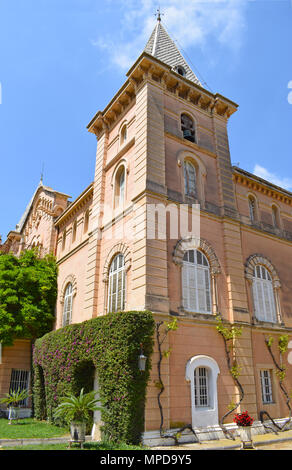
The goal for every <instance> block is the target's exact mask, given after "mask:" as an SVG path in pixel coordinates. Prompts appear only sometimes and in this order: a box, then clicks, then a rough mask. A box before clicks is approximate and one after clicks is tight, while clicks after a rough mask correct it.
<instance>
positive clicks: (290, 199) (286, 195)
mask: <svg viewBox="0 0 292 470" xmlns="http://www.w3.org/2000/svg"><path fill="white" fill-rule="evenodd" d="M232 170H233V181H234V182H235V183H237V184H241V185H242V186H245V187H246V188H247V189H248V190H250V191H257V192H259V193H262V194H264V195H265V196H268V197H271V198H273V199H275V200H277V201H280V202H283V203H284V204H288V205H290V206H291V205H292V193H290V192H289V191H286V190H285V189H283V188H280V187H279V186H276V185H274V184H273V183H270V182H269V181H266V180H263V179H262V178H260V177H258V176H256V175H253V174H251V173H248V172H247V171H245V170H242V169H241V168H237V167H232Z"/></svg>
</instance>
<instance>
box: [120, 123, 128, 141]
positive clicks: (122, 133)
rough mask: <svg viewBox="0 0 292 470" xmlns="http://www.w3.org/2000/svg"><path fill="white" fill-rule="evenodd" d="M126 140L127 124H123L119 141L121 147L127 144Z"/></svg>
mask: <svg viewBox="0 0 292 470" xmlns="http://www.w3.org/2000/svg"><path fill="white" fill-rule="evenodd" d="M127 138H128V128H127V124H125V125H124V126H123V127H122V130H121V140H120V141H121V145H123V144H125V143H126V142H127Z"/></svg>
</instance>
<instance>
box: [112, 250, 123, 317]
mask: <svg viewBox="0 0 292 470" xmlns="http://www.w3.org/2000/svg"><path fill="white" fill-rule="evenodd" d="M125 282H126V276H125V258H124V256H123V255H122V254H118V255H117V256H115V258H114V259H113V261H112V263H111V265H110V269H109V284H108V312H119V311H122V310H124V309H125V292H126V289H125V287H126V286H125Z"/></svg>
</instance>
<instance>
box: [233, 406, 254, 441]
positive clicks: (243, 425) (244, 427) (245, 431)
mask: <svg viewBox="0 0 292 470" xmlns="http://www.w3.org/2000/svg"><path fill="white" fill-rule="evenodd" d="M233 421H234V422H235V423H236V424H237V426H238V428H239V435H240V439H241V443H242V448H243V449H253V444H252V435H251V427H252V423H253V422H254V419H253V418H251V417H250V416H249V414H248V412H247V411H243V412H242V413H236V415H235V417H234V420H233Z"/></svg>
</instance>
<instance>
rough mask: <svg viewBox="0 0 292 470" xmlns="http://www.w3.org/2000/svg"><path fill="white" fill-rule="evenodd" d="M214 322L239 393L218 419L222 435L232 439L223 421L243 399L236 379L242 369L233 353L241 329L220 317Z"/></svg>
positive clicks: (241, 390) (241, 388) (241, 389)
mask: <svg viewBox="0 0 292 470" xmlns="http://www.w3.org/2000/svg"><path fill="white" fill-rule="evenodd" d="M216 320H217V326H216V330H217V331H218V333H219V334H220V335H221V336H222V338H223V341H224V346H225V355H226V361H227V366H228V370H229V372H230V374H231V376H232V378H233V381H234V383H235V385H236V386H237V388H238V390H239V393H240V398H239V400H238V401H237V402H236V403H234V402H232V403H230V405H229V406H228V411H227V413H225V414H224V416H222V418H221V419H220V426H221V428H222V430H223V432H224V434H225V435H226V436H227V437H229V438H231V439H234V436H233V435H232V434H231V433H230V432H229V431H228V430H227V429H226V428H225V427H224V420H225V419H226V418H227V416H229V415H230V414H231V413H232V412H233V411H235V410H236V409H237V408H238V407H239V405H240V403H241V402H242V400H243V398H244V390H243V387H242V385H241V383H240V381H239V379H238V378H239V376H240V373H241V369H242V368H241V367H240V366H239V365H238V364H237V362H236V358H235V355H234V351H233V348H234V343H235V341H236V339H237V338H239V337H240V336H241V335H242V327H236V326H235V325H231V324H230V323H226V322H225V323H224V322H223V319H222V317H221V316H220V315H218V316H217V317H216Z"/></svg>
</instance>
